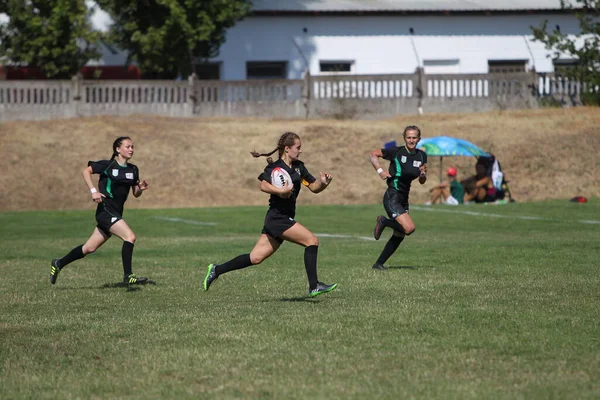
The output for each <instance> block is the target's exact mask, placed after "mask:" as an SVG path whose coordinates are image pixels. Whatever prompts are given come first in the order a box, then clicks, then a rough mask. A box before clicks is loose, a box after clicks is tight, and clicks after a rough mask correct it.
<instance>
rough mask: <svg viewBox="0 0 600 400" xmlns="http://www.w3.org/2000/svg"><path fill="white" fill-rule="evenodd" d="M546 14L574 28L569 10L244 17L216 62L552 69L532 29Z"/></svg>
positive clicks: (357, 70) (364, 69)
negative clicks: (492, 64)
mask: <svg viewBox="0 0 600 400" xmlns="http://www.w3.org/2000/svg"><path fill="white" fill-rule="evenodd" d="M545 19H547V20H548V21H549V25H548V26H549V27H551V28H554V27H555V26H556V25H559V26H560V29H561V31H562V32H564V33H568V34H576V33H577V32H578V31H579V24H578V21H577V19H576V18H575V17H574V16H571V15H550V14H548V15H544V14H524V15H458V16H454V15H446V16H442V15H438V16H368V15H363V16H293V17H292V16H286V17H281V16H280V17H277V16H273V17H270V16H260V17H248V18H246V19H245V20H243V21H241V22H239V23H238V24H237V25H236V26H234V27H233V28H231V29H230V30H229V32H228V33H227V41H226V43H225V44H224V45H223V46H222V48H221V52H220V55H219V57H217V58H215V59H214V61H219V62H221V63H222V64H221V79H224V80H242V79H246V62H247V61H287V62H288V75H287V78H288V79H299V78H301V77H302V74H303V72H304V71H305V70H306V63H305V62H304V61H303V57H302V55H301V54H300V52H302V54H303V55H304V58H306V60H307V62H308V66H309V69H310V72H311V74H313V75H319V74H320V70H319V62H320V61H321V60H329V61H345V60H347V61H350V60H352V61H354V64H353V69H352V72H351V73H353V74H397V73H413V72H414V71H415V70H416V68H417V67H418V66H423V65H424V66H425V71H426V72H428V69H429V70H431V72H433V73H487V72H488V60H490V59H491V60H515V59H519V60H527V67H528V69H532V68H535V70H536V71H537V72H552V71H553V66H552V60H551V59H549V58H547V55H548V54H550V53H549V52H548V51H547V50H545V49H544V45H543V44H541V43H539V42H533V41H532V37H533V36H532V34H531V26H538V25H540V24H541V23H542V22H543V21H544V20H545ZM410 28H412V29H413V31H414V34H413V35H411V34H410V33H409V30H410ZM294 42H295V43H294ZM452 60H455V61H452ZM428 66H429V67H430V68H428Z"/></svg>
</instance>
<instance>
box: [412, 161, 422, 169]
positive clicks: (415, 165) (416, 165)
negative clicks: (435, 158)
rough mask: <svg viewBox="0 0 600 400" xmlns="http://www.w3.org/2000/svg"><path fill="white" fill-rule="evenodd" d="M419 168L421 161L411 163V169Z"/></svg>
mask: <svg viewBox="0 0 600 400" xmlns="http://www.w3.org/2000/svg"><path fill="white" fill-rule="evenodd" d="M420 166H421V161H413V167H417V168H419V167H420Z"/></svg>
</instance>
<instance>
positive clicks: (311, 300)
mask: <svg viewBox="0 0 600 400" xmlns="http://www.w3.org/2000/svg"><path fill="white" fill-rule="evenodd" d="M279 301H285V302H288V303H301V302H306V303H318V302H319V300H317V299H315V298H314V297H310V296H302V297H282V298H281V299H279Z"/></svg>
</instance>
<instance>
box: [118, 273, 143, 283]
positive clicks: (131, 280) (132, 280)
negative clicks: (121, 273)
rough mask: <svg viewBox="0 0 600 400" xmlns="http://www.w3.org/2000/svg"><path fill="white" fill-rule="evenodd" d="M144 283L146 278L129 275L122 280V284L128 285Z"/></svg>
mask: <svg viewBox="0 0 600 400" xmlns="http://www.w3.org/2000/svg"><path fill="white" fill-rule="evenodd" d="M146 282H148V278H146V277H145V276H136V275H135V274H130V275H129V276H126V277H124V278H123V283H126V284H128V285H142V284H144V283H146Z"/></svg>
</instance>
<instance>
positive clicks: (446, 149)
mask: <svg viewBox="0 0 600 400" xmlns="http://www.w3.org/2000/svg"><path fill="white" fill-rule="evenodd" d="M417 147H419V149H421V150H425V153H427V156H428V157H440V181H441V180H442V169H443V168H442V161H443V159H444V157H450V156H467V157H468V156H471V157H490V154H489V153H487V152H485V151H483V150H482V149H481V148H479V147H477V146H476V145H474V144H473V143H471V142H469V141H467V140H464V139H458V138H453V137H449V136H436V137H432V138H423V139H421V141H420V142H419V144H418V145H417Z"/></svg>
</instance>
